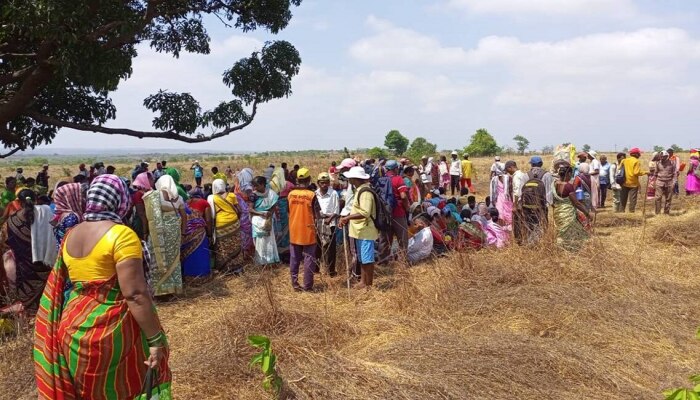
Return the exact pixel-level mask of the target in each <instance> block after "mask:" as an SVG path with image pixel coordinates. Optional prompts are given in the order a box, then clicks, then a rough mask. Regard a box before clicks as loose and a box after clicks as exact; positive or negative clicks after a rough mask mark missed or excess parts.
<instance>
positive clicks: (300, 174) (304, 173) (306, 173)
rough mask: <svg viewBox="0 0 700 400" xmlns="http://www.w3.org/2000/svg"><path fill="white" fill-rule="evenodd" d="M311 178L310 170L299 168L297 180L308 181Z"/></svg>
mask: <svg viewBox="0 0 700 400" xmlns="http://www.w3.org/2000/svg"><path fill="white" fill-rule="evenodd" d="M308 178H311V172H309V169H308V168H299V171H297V179H308Z"/></svg>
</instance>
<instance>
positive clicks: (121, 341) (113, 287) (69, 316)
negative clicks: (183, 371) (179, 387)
mask: <svg viewBox="0 0 700 400" xmlns="http://www.w3.org/2000/svg"><path fill="white" fill-rule="evenodd" d="M66 288H67V289H66ZM148 353H149V352H148V344H147V342H146V337H145V335H144V334H143V332H141V329H140V328H139V326H138V324H137V323H136V320H135V319H134V318H133V316H132V315H131V313H130V312H129V309H128V306H127V303H126V300H125V299H124V297H123V296H122V294H121V291H120V289H119V284H118V282H117V278H116V276H114V277H112V278H111V279H108V280H106V281H105V280H103V281H93V282H76V283H74V284H71V283H70V282H69V279H68V272H67V270H66V267H65V265H64V263H63V260H62V259H61V258H60V257H59V260H58V262H56V265H55V266H54V268H53V270H52V271H51V274H50V276H49V280H48V282H47V284H46V289H45V290H44V294H43V297H42V298H41V305H40V307H39V311H38V313H37V318H36V336H35V340H34V370H35V375H36V382H37V386H38V392H39V398H40V399H52V400H74V399H75V400H77V399H94V400H97V399H109V400H111V399H114V400H121V399H139V400H140V399H145V395H144V396H141V391H142V385H143V382H144V379H145V377H146V372H147V367H146V365H145V364H144V362H145V361H146V360H147V358H148ZM167 359H168V357H167V353H166V357H165V361H164V363H163V365H165V367H164V368H160V369H159V370H158V371H157V375H158V383H157V387H156V388H155V389H154V393H160V400H169V399H171V398H172V396H171V387H170V385H171V380H172V377H171V373H170V369H169V368H168V367H167Z"/></svg>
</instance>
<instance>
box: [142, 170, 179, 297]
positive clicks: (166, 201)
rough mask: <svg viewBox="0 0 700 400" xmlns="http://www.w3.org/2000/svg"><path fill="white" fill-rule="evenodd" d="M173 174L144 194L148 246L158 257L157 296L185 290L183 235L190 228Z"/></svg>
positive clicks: (153, 273)
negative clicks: (183, 277) (183, 282)
mask: <svg viewBox="0 0 700 400" xmlns="http://www.w3.org/2000/svg"><path fill="white" fill-rule="evenodd" d="M178 191H179V190H178V186H177V184H175V180H174V179H173V178H172V177H171V176H170V175H163V176H161V177H160V179H158V182H156V189H155V190H152V191H150V192H148V193H146V195H145V196H143V201H144V206H145V208H146V218H147V219H148V232H149V235H148V247H149V250H150V253H151V254H152V255H153V258H154V259H155V264H156V265H155V268H152V278H153V289H154V291H155V295H156V296H163V295H168V294H177V293H182V269H181V264H180V244H181V242H182V239H181V234H182V232H186V231H187V214H186V213H185V201H184V200H183V199H182V197H180V195H179V194H178Z"/></svg>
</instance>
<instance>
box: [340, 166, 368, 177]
mask: <svg viewBox="0 0 700 400" xmlns="http://www.w3.org/2000/svg"><path fill="white" fill-rule="evenodd" d="M343 175H344V176H345V177H346V178H348V179H363V180H367V179H369V174H367V173H366V172H365V169H364V168H362V167H352V168H350V171H347V172H345V173H343Z"/></svg>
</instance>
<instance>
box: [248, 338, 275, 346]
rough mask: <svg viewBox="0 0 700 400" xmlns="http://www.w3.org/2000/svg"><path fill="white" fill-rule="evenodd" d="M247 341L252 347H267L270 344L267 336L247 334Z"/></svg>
mask: <svg viewBox="0 0 700 400" xmlns="http://www.w3.org/2000/svg"><path fill="white" fill-rule="evenodd" d="M248 343H250V345H251V346H254V347H267V346H269V345H270V339H269V338H268V337H267V336H262V335H250V336H248Z"/></svg>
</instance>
